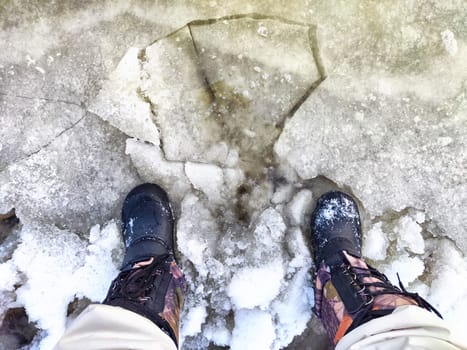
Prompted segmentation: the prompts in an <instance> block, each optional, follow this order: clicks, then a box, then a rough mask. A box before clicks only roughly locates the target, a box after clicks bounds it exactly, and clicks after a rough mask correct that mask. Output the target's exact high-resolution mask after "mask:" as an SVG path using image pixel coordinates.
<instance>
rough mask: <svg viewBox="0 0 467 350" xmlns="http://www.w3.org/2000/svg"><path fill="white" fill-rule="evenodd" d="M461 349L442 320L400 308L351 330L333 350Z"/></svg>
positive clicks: (413, 308) (464, 346)
mask: <svg viewBox="0 0 467 350" xmlns="http://www.w3.org/2000/svg"><path fill="white" fill-rule="evenodd" d="M356 349H359V350H399V349H404V350H412V349H413V350H415V349H417V350H422V349H433V350H459V349H462V350H465V349H467V343H465V341H464V340H461V339H460V338H459V337H457V336H456V335H454V334H453V333H452V331H451V330H450V328H449V326H448V325H447V323H446V322H445V321H443V320H442V319H440V318H439V317H437V316H436V315H435V314H433V313H431V312H429V311H427V310H425V309H422V308H420V307H418V306H412V305H410V306H400V307H398V308H397V309H395V310H394V312H393V313H391V314H389V315H387V316H384V317H380V318H376V319H374V320H372V321H370V322H368V323H365V324H363V325H362V326H360V327H358V328H356V329H354V330H353V331H351V332H350V333H349V334H347V335H346V336H345V337H343V338H342V339H341V340H340V341H339V343H338V344H337V347H336V350H356Z"/></svg>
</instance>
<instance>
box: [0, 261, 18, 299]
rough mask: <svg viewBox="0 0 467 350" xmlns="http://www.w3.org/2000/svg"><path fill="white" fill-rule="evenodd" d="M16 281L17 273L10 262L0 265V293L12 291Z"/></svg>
mask: <svg viewBox="0 0 467 350" xmlns="http://www.w3.org/2000/svg"><path fill="white" fill-rule="evenodd" d="M18 281H19V276H18V271H17V270H16V267H15V266H14V264H13V262H12V261H11V260H9V261H7V262H5V263H3V264H0V292H11V291H13V290H14V286H15V284H16V283H17V282H18Z"/></svg>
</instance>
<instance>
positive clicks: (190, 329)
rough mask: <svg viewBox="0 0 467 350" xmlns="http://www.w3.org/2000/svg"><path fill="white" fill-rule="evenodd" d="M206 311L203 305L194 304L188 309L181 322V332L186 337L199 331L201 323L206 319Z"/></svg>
mask: <svg viewBox="0 0 467 350" xmlns="http://www.w3.org/2000/svg"><path fill="white" fill-rule="evenodd" d="M206 316H207V312H206V307H205V306H202V305H200V306H196V307H194V308H192V309H191V310H190V311H188V314H187V315H186V319H185V321H184V322H183V330H182V332H183V334H184V335H185V336H187V337H190V336H194V335H196V334H198V333H200V332H201V325H202V324H203V323H204V321H205V320H206Z"/></svg>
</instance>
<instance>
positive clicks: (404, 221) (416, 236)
mask: <svg viewBox="0 0 467 350" xmlns="http://www.w3.org/2000/svg"><path fill="white" fill-rule="evenodd" d="M394 232H395V234H396V235H397V236H398V237H399V240H398V241H397V243H398V246H397V248H398V249H399V250H403V249H407V250H408V251H410V252H412V253H415V254H423V253H424V252H425V241H424V240H423V237H422V227H421V226H420V225H419V224H418V223H417V222H416V221H415V220H414V219H412V218H411V217H410V216H404V217H402V218H400V219H399V221H398V223H397V226H396V227H395V229H394Z"/></svg>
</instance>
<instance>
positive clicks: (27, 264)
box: [11, 222, 120, 349]
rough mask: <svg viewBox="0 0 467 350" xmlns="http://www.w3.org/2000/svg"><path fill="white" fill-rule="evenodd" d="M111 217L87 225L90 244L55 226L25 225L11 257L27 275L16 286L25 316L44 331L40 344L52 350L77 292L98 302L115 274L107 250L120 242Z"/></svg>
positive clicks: (115, 246) (78, 294)
mask: <svg viewBox="0 0 467 350" xmlns="http://www.w3.org/2000/svg"><path fill="white" fill-rule="evenodd" d="M118 237H119V231H118V228H117V225H116V224H115V223H114V222H111V223H109V224H108V225H107V226H105V227H104V228H103V229H102V230H100V229H99V227H98V226H95V227H93V228H92V229H91V234H90V243H91V244H90V245H88V246H87V244H86V242H85V241H83V240H81V239H80V238H78V236H77V235H75V234H73V233H71V232H66V231H60V230H58V229H57V228H55V227H48V228H47V229H41V230H38V229H36V228H31V227H27V226H26V227H23V229H22V231H21V241H22V243H21V244H20V245H19V246H18V248H17V249H16V251H15V252H14V254H13V257H12V259H11V264H14V265H15V267H16V269H17V270H18V271H20V272H21V273H23V274H24V275H25V277H26V283H25V284H24V285H23V286H21V287H20V288H19V289H18V290H17V291H16V295H17V302H18V304H19V305H24V307H25V309H26V312H27V314H28V316H29V319H30V320H31V321H33V322H37V325H38V326H39V327H40V328H41V329H42V330H44V331H46V332H47V336H46V337H45V338H44V339H43V340H42V341H41V342H40V349H51V348H52V347H53V346H54V345H55V344H56V342H57V341H58V339H59V338H60V336H61V335H62V333H63V332H64V330H65V325H66V314H67V308H68V304H69V303H70V302H71V301H73V299H74V298H75V297H86V298H89V299H90V300H91V301H95V302H100V301H102V299H103V298H104V297H105V294H106V292H107V289H108V287H109V285H110V282H111V280H112V279H113V278H114V277H115V275H116V273H117V268H116V266H115V264H114V263H113V262H112V258H111V252H112V250H113V249H116V248H118V246H119V242H120V241H119V239H118Z"/></svg>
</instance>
